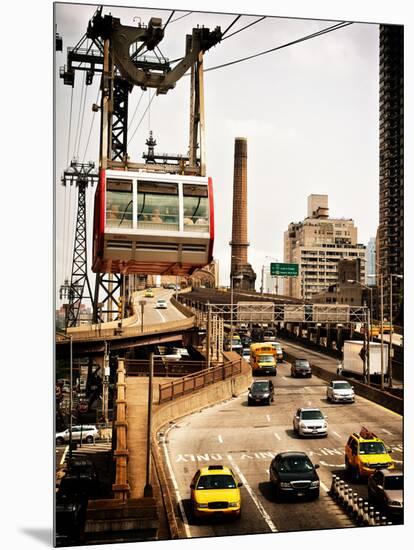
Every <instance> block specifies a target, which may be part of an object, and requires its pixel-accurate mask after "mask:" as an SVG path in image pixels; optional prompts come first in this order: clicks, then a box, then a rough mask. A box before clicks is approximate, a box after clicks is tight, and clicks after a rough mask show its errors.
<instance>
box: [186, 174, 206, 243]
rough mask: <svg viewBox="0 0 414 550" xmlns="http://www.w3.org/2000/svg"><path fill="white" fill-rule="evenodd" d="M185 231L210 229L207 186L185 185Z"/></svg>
mask: <svg viewBox="0 0 414 550" xmlns="http://www.w3.org/2000/svg"><path fill="white" fill-rule="evenodd" d="M183 199H184V231H199V232H204V231H208V229H209V212H208V195H207V187H205V186H202V185H189V184H184V185H183Z"/></svg>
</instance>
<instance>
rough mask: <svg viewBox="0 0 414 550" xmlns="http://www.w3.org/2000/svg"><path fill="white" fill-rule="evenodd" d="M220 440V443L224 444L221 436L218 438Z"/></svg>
mask: <svg viewBox="0 0 414 550" xmlns="http://www.w3.org/2000/svg"><path fill="white" fill-rule="evenodd" d="M218 440H219V442H220V443H223V438H222V437H221V435H219V436H218Z"/></svg>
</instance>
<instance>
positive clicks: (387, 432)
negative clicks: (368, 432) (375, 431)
mask: <svg viewBox="0 0 414 550" xmlns="http://www.w3.org/2000/svg"><path fill="white" fill-rule="evenodd" d="M381 431H382V432H384V433H385V434H388V435H392V433H391V432H389V431H388V430H386V429H385V428H381Z"/></svg>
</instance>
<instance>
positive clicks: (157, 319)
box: [135, 288, 186, 326]
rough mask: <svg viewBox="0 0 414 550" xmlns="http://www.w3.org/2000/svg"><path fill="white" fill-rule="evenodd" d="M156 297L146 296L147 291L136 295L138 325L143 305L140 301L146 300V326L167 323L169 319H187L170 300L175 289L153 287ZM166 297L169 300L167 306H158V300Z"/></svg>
mask: <svg viewBox="0 0 414 550" xmlns="http://www.w3.org/2000/svg"><path fill="white" fill-rule="evenodd" d="M153 291H154V298H145V291H142V292H141V291H140V292H139V294H138V296H136V297H135V311H136V313H137V322H136V324H137V325H140V324H141V306H140V305H139V302H140V301H141V300H145V301H146V304H145V306H144V326H148V325H159V324H160V323H166V322H169V321H177V320H180V319H185V318H186V317H185V315H184V314H183V313H181V311H179V310H178V309H177V308H175V307H174V306H173V305H172V303H171V302H170V300H171V297H172V296H173V295H174V291H173V290H168V289H161V288H156V289H153ZM159 299H164V300H166V301H167V308H166V309H160V308H156V307H155V306H156V303H157V300H159Z"/></svg>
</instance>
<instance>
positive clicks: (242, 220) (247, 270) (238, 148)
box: [230, 137, 256, 290]
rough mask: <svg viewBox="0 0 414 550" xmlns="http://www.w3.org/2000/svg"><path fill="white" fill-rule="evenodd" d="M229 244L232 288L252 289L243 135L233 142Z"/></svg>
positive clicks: (252, 274) (245, 145)
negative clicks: (248, 252)
mask: <svg viewBox="0 0 414 550" xmlns="http://www.w3.org/2000/svg"><path fill="white" fill-rule="evenodd" d="M230 245H231V256H232V257H231V270H230V277H233V286H234V288H241V289H244V290H254V283H255V280H256V274H255V272H254V271H253V269H252V266H251V265H250V264H249V263H248V258H247V248H248V246H249V242H248V239H247V139H246V138H243V137H237V138H236V139H235V142H234V176H233V225H232V240H231V242H230ZM241 276H243V278H241ZM235 277H237V279H236V278H235Z"/></svg>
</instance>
